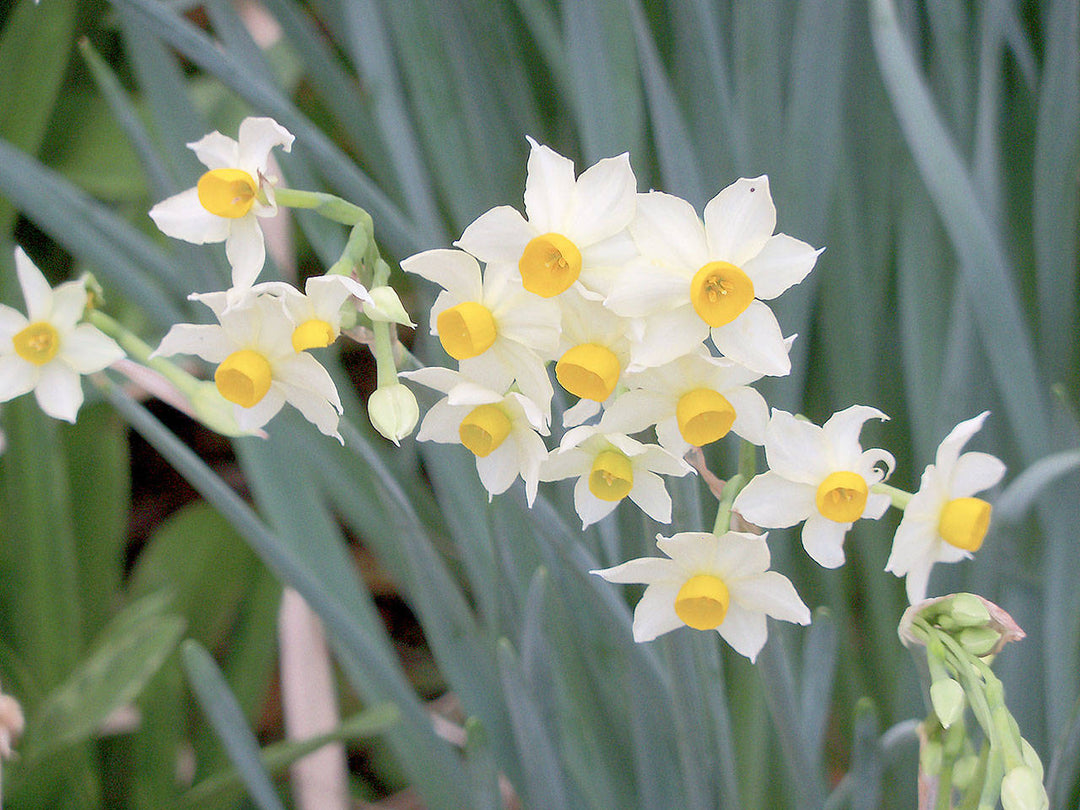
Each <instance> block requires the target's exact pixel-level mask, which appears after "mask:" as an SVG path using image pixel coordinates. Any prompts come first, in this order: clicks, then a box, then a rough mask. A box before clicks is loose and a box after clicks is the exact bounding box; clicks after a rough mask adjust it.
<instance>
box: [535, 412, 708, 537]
mask: <svg viewBox="0 0 1080 810" xmlns="http://www.w3.org/2000/svg"><path fill="white" fill-rule="evenodd" d="M692 470H693V468H692V467H691V466H690V465H689V464H687V463H686V462H685V461H683V460H682V459H681V458H676V457H675V456H673V455H671V453H669V452H668V451H667V450H665V449H664V448H662V447H658V446H656V445H646V444H642V443H641V442H639V441H636V440H634V439H631V438H630V437H629V436H626V435H624V434H620V433H605V432H602V428H600V427H598V426H595V425H581V426H580V427H576V428H573V429H572V430H568V431H567V432H566V434H565V435H564V436H563V438H562V441H561V442H560V444H559V447H558V449H556V450H553V451H552V452H551V453H550V454H549V455H548V457H547V459H546V460H545V461H544V464H543V465H542V466H541V468H540V480H541V481H561V480H562V479H564V478H577V479H578V480H577V483H576V484H575V485H574V506H575V508H576V509H577V513H578V517H580V518H581V527H582V528H583V529H584V528H586V527H587V526H589V525H591V524H593V523H596V521H598V520H600V519H601V518H603V517H606V516H607V515H609V514H611V512H612V511H614V509H615V507H616V506H617V505H618V503H619V501H621V500H623V498H630V500H632V501H633V502H634V503H636V504H637V505H638V506H639V507H641V510H642V511H643V512H645V514H647V515H648V516H649V517H651V518H652V519H653V520H656V521H659V522H660V523H670V522H671V496H670V495H668V493H667V489H665V487H664V479H663V478H661V477H660V475H674V476H680V477H681V476H683V475H686V474H687V473H689V472H691V471H692Z"/></svg>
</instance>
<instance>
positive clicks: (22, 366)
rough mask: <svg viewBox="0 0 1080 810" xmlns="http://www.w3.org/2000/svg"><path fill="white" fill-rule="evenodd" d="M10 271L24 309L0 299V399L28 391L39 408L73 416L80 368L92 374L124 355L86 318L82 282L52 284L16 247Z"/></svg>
mask: <svg viewBox="0 0 1080 810" xmlns="http://www.w3.org/2000/svg"><path fill="white" fill-rule="evenodd" d="M15 271H16V273H17V275H18V277H19V286H20V287H22V294H23V299H24V301H25V302H26V312H27V314H26V315H23V314H22V313H21V312H19V311H18V310H16V309H12V308H11V307H8V306H4V305H3V304H0V402H7V401H8V400H11V399H14V398H15V397H18V396H21V395H23V394H27V393H29V392H30V391H33V392H34V397H35V399H37V403H38V405H39V406H41V410H43V411H44V412H45V413H47V414H48V415H49V416H51V417H53V418H54V419H63V420H65V421H68V422H74V421H75V418H76V416H77V415H78V412H79V408H80V407H81V406H82V403H83V392H82V379H81V375H83V374H92V373H94V372H96V371H101V370H102V369H104V368H106V367H108V366H110V365H112V364H113V363H115V362H116V361H117V360H120V359H121V358H122V357H123V356H124V351H123V349H121V348H120V347H119V346H118V345H116V342H115V341H114V340H113V339H112V338H110V337H108V336H107V335H105V334H104V333H102V332H101V331H100V330H99V329H98V328H97V327H95V326H93V325H91V324H88V323H79V321H80V320H81V319H82V317H83V313H84V311H85V310H86V287H85V286H84V284H83V282H81V281H68V282H65V283H63V284H60V285H59V286H57V287H56V289H52V288H50V287H49V282H48V281H46V280H45V276H43V275H42V274H41V271H40V270H38V269H37V267H35V266H34V263H33V262H32V261H30V257H29V256H27V255H26V254H25V253H24V252H23V251H22V249H21V248H16V249H15Z"/></svg>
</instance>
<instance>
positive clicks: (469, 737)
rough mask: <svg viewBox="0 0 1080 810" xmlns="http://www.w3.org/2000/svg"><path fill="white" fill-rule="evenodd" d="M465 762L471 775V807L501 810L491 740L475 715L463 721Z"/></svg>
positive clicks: (501, 804)
mask: <svg viewBox="0 0 1080 810" xmlns="http://www.w3.org/2000/svg"><path fill="white" fill-rule="evenodd" d="M465 764H466V766H467V767H468V769H469V774H470V776H471V777H472V785H473V789H472V799H473V802H474V804H473V807H474V808H475V809H476V810H502V808H503V807H504V806H505V805H504V802H503V798H502V795H501V791H500V785H499V769H498V766H497V765H496V764H495V757H494V755H493V753H492V751H491V741H490V740H489V739H488V737H487V734H486V733H485V732H484V726H483V724H482V723H481V722H480V720H479V719H477V718H475V717H470V718H469V719H468V720H466V721H465Z"/></svg>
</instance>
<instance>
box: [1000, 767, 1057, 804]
mask: <svg viewBox="0 0 1080 810" xmlns="http://www.w3.org/2000/svg"><path fill="white" fill-rule="evenodd" d="M1001 806H1002V808H1003V810H1047V809H1048V808H1049V807H1050V797H1049V796H1047V795H1046V788H1044V787H1043V784H1042V781H1041V780H1040V779H1039V777H1038V776H1037V775H1036V773H1035V771H1034V770H1032V769H1031V768H1030V767H1028V766H1027V765H1018V766H1016V767H1015V768H1013V769H1012V770H1011V771H1009V772H1008V773H1007V774H1005V778H1004V779H1002V780H1001Z"/></svg>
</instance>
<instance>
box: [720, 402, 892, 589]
mask: <svg viewBox="0 0 1080 810" xmlns="http://www.w3.org/2000/svg"><path fill="white" fill-rule="evenodd" d="M888 418H889V417H887V416H886V415H885V414H883V413H882V412H881V411H879V410H877V408H870V407H868V406H865V405H852V406H851V407H850V408H847V409H846V410H843V411H840V412H838V413H835V414H833V415H832V416H831V417H830V418H829V420H828V421H827V422H825V424H824V425H822V426H821V427H818V426H817V425H813V424H811V423H810V422H807V421H805V420H802V419H798V418H796V417H795V416H793V415H792V414H790V413H788V412H787V411H781V410H779V409H774V410H773V415H772V418H771V419H769V424H768V426H767V427H766V428H765V458H766V460H767V461H768V464H769V470H768V471H767V472H764V473H762V474H761V475H756V476H754V478H753V479H752V480H751V481H750V483H749V484H747V485H746V487H745V488H744V489H743V491H742V492H740V493H739V495H738V497H736V498H735V503H734V504H733V505H732V508H733V509H734V510H735V511H737V512H738V513H739V514H740V515H742V516H743V517H744V518H745V519H746V520H748V521H750V522H751V523H753V524H755V525H757V526H763V527H767V528H770V529H774V528H783V527H786V526H794V525H795V524H796V523H799V522H800V521H803V520H805V521H806V523H805V524H804V525H803V530H802V542H803V547H804V548H805V549H806V551H807V553H808V554H809V555H810V556H811V557H812V558H813V559H814V561H815V562H816V563H818V565H821V566H824V567H825V568H837V567H839V566H841V565H843V563H844V548H843V546H844V536H845V535H846V534H847V531H848V529H850V528H851V526H852V524H853V523H854V522H855V521H856V520H858V519H859V518H871V519H873V520H877V519H878V518H879V517H881V516H882V515H883V514H885V510H887V509H888V508H889V503H890V498H889V496H888V495H883V494H878V493H872V492H870V488H871V487H873V486H874V484H877V483H878V482H880V481H882V480H883V479H884V478H885V477H886V475H887V474H888V469H891V468H892V467H893V465H894V461H893V457H892V454H891V453H889V452H887V451H885V450H879V449H872V450H865V451H864V450H863V449H862V446H861V445H860V444H859V433H860V431H861V430H862V426H863V423H865V422H866V420H868V419H888ZM882 462H883V463H884V464H886V465H887V469H886V470H882V469H881V468H880V467H878V464H879V463H882Z"/></svg>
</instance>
